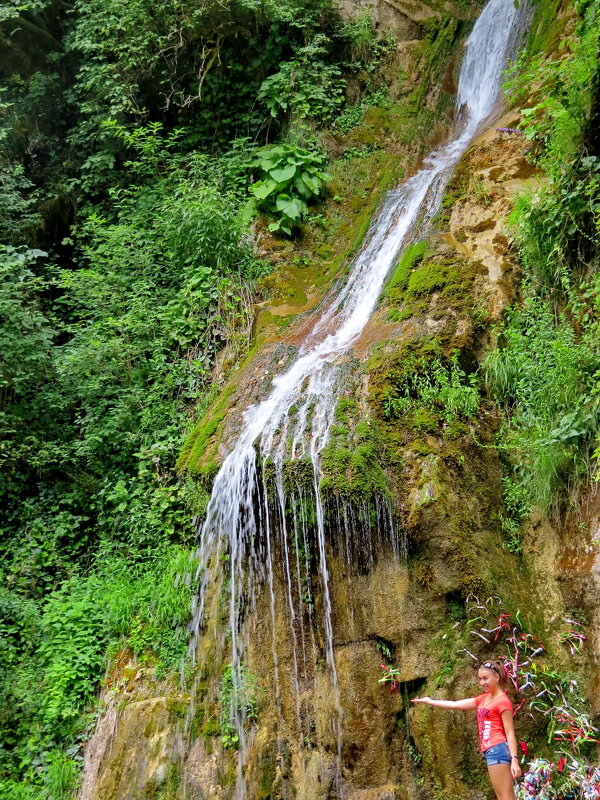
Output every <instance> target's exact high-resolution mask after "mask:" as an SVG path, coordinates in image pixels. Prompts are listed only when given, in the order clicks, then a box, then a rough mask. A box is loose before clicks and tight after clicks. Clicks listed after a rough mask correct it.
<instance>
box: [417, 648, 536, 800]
mask: <svg viewBox="0 0 600 800" xmlns="http://www.w3.org/2000/svg"><path fill="white" fill-rule="evenodd" d="M507 683H508V681H507V677H506V670H505V669H504V665H503V664H502V662H501V661H486V662H485V663H483V664H482V665H481V666H480V667H479V685H480V686H481V688H482V689H483V694H480V695H478V696H477V697H468V698H466V699H465V700H432V699H431V698H430V697H417V698H415V699H414V700H413V701H412V702H413V703H425V704H426V705H428V706H437V707H438V708H456V709H459V710H462V711H470V710H471V709H476V710H477V726H478V728H479V742H480V745H481V752H482V753H483V755H484V757H485V760H486V763H487V768H488V772H489V775H490V780H491V782H492V786H493V787H494V792H495V793H496V797H497V798H498V800H516V797H515V792H514V789H513V781H514V780H517V778H520V777H521V768H520V766H519V757H518V756H517V740H516V738H515V729H514V726H513V713H512V703H511V702H510V700H509V699H508V697H507V695H506V693H505V691H504V689H505V687H506V685H507Z"/></svg>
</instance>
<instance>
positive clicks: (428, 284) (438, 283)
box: [406, 262, 446, 297]
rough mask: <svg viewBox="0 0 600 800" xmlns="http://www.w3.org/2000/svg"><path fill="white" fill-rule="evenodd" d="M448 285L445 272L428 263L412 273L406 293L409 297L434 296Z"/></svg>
mask: <svg viewBox="0 0 600 800" xmlns="http://www.w3.org/2000/svg"><path fill="white" fill-rule="evenodd" d="M445 285H446V274H445V272H444V270H443V269H442V268H441V267H439V266H438V265H437V264H435V263H434V262H428V263H426V264H423V265H422V266H420V267H419V269H417V270H415V271H414V272H411V274H410V276H409V278H408V284H407V287H406V292H407V294H408V296H409V297H423V296H424V295H428V294H432V293H433V292H435V291H436V290H438V289H443V288H444V286H445Z"/></svg>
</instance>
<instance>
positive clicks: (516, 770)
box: [510, 758, 521, 781]
mask: <svg viewBox="0 0 600 800" xmlns="http://www.w3.org/2000/svg"><path fill="white" fill-rule="evenodd" d="M510 774H511V775H512V776H513V780H515V781H516V780H518V779H519V778H520V777H521V767H520V766H519V762H518V761H517V759H516V758H513V759H511V762H510Z"/></svg>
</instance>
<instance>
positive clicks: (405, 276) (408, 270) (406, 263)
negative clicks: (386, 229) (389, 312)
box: [384, 242, 427, 300]
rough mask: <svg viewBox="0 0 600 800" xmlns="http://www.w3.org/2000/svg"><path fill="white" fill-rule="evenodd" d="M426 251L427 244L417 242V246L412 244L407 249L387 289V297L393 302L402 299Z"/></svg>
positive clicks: (385, 293)
mask: <svg viewBox="0 0 600 800" xmlns="http://www.w3.org/2000/svg"><path fill="white" fill-rule="evenodd" d="M426 251H427V242H415V244H410V245H409V246H408V247H407V248H406V250H405V251H404V253H403V254H402V258H401V259H400V261H399V262H398V266H397V267H396V269H395V270H394V273H393V275H392V277H391V279H390V281H389V283H388V285H387V287H386V289H385V292H384V295H385V296H387V297H389V298H390V299H391V300H401V299H402V292H403V291H404V290H405V289H406V287H407V286H408V281H409V279H410V276H411V274H412V271H413V270H414V269H415V267H416V266H417V265H418V264H419V262H420V261H421V260H422V259H423V257H424V255H425V253H426Z"/></svg>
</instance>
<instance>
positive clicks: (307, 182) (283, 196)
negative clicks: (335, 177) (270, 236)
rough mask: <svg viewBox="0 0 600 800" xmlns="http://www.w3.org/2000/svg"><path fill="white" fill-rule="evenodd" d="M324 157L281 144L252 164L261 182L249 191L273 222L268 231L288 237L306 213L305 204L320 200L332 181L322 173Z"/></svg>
mask: <svg viewBox="0 0 600 800" xmlns="http://www.w3.org/2000/svg"><path fill="white" fill-rule="evenodd" d="M323 161H324V159H323V156H321V154H319V153H317V152H315V151H309V150H303V149H302V148H300V147H296V146H294V145H289V144H288V145H286V144H281V145H278V146H276V147H270V148H266V149H264V150H262V151H261V153H260V155H259V157H258V158H257V160H256V161H255V162H254V166H255V167H258V168H259V170H260V175H261V178H260V180H258V181H257V182H256V183H254V184H253V185H252V186H251V187H250V192H251V193H252V194H253V195H254V197H255V198H256V200H257V201H258V207H259V208H261V209H262V210H264V211H265V212H266V213H267V214H269V215H270V216H273V217H275V220H274V221H273V222H272V223H271V224H270V225H269V230H271V231H278V230H282V231H284V233H287V234H288V235H291V234H292V232H293V230H294V228H295V227H296V226H297V225H298V224H299V223H300V222H301V221H302V219H303V217H304V215H305V214H306V212H307V210H308V203H309V202H310V201H311V200H313V199H315V198H317V197H319V195H320V194H321V192H322V190H323V187H324V185H325V183H326V182H327V181H329V180H331V178H330V176H329V175H328V174H327V173H326V172H324V171H323Z"/></svg>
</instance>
